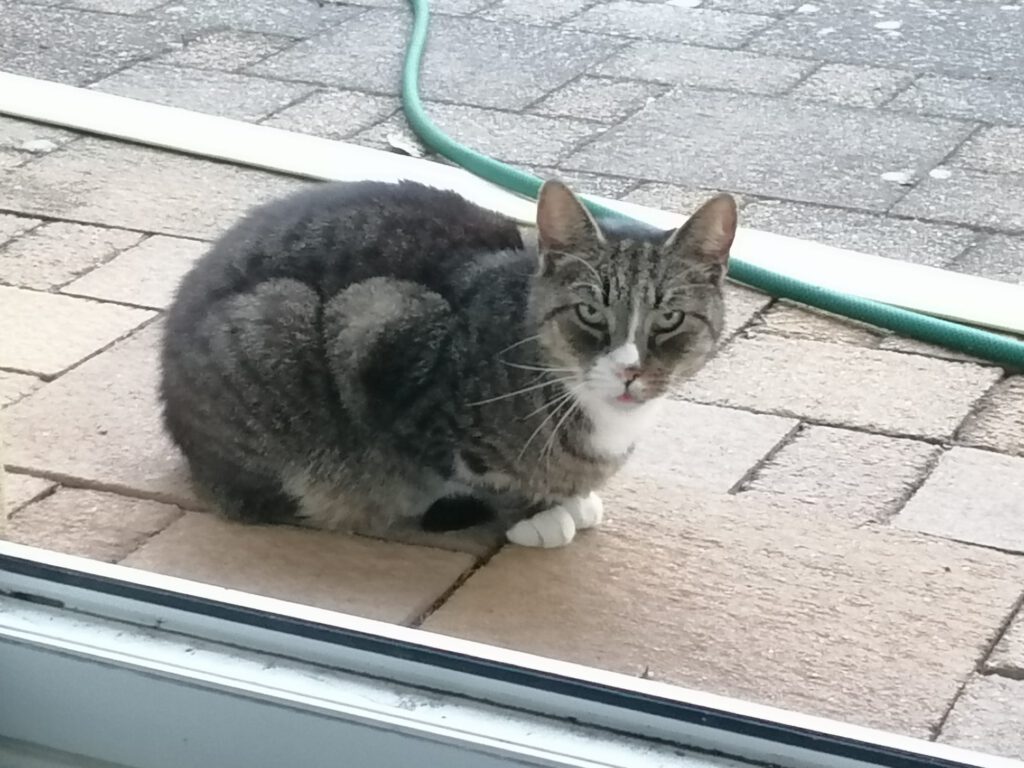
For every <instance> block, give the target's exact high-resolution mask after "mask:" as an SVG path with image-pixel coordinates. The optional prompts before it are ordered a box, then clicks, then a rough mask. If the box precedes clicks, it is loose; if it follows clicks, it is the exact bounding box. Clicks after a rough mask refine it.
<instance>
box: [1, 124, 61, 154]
mask: <svg viewBox="0 0 1024 768" xmlns="http://www.w3.org/2000/svg"><path fill="white" fill-rule="evenodd" d="M75 136H76V134H74V133H72V132H71V131H65V130H63V129H61V128H54V127H52V126H49V125H42V124H40V123H33V122H30V121H28V120H17V119H15V118H13V117H4V116H3V115H0V149H15V150H18V151H20V152H29V153H31V154H45V153H46V152H50V151H53V150H54V149H56V148H57V147H59V146H61V145H62V144H66V143H67V142H69V141H71V140H72V139H74V138H75Z"/></svg>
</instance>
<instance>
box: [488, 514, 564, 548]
mask: <svg viewBox="0 0 1024 768" xmlns="http://www.w3.org/2000/svg"><path fill="white" fill-rule="evenodd" d="M505 535H506V536H508V540H509V541H511V542H512V543H513V544H518V545H519V546H521V547H544V548H545V549H554V548H555V547H564V546H565V545H566V544H568V543H569V542H570V541H572V540H573V538H575V536H576V523H575V522H574V521H573V516H572V513H571V512H570V511H569V510H568V509H567V508H566V507H565V506H563V505H562V504H558V505H556V506H554V507H551V508H550V509H545V510H544V511H543V512H538V513H537V514H536V515H534V516H533V517H530V518H527V519H526V520H521V521H519V522H518V523H516V524H515V525H513V526H512V527H511V528H509V529H508V533H506V534H505Z"/></svg>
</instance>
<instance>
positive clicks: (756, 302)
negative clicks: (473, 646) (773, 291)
mask: <svg viewBox="0 0 1024 768" xmlns="http://www.w3.org/2000/svg"><path fill="white" fill-rule="evenodd" d="M771 301H772V297H771V296H769V295H768V294H765V293H761V292H760V291H755V290H753V289H751V288H747V287H746V286H743V285H739V284H738V283H731V282H730V283H726V284H725V325H724V327H723V329H722V343H724V342H725V341H726V340H727V339H729V338H731V337H732V336H733V335H735V334H736V333H737V332H738V331H739V330H741V329H742V328H744V327H745V326H747V325H748V324H749V323H750V321H751V320H753V319H754V317H756V316H757V314H758V313H759V312H761V311H762V310H763V309H764V308H765V307H767V306H768V305H769V304H770V303H771Z"/></svg>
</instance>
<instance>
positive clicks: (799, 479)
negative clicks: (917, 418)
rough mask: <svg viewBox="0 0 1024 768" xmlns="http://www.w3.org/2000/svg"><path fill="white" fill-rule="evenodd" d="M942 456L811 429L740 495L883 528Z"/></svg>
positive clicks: (906, 443) (922, 447) (914, 445)
mask: <svg viewBox="0 0 1024 768" xmlns="http://www.w3.org/2000/svg"><path fill="white" fill-rule="evenodd" d="M938 453H939V448H938V447H936V446H934V445H931V444H929V443H923V442H920V441H917V440H906V439H902V438H893V437H884V436H882V435H871V434H866V433H864V432H854V431H852V430H848V429H835V428H833V427H815V426H810V427H807V428H805V429H804V430H803V431H802V432H801V433H800V434H799V435H798V436H797V437H796V439H795V440H793V442H791V443H789V444H788V445H786V446H785V447H784V448H783V449H782V450H781V451H779V452H778V453H777V454H776V455H775V456H773V457H772V458H771V459H770V460H769V461H768V462H767V463H766V464H765V465H764V466H762V467H761V468H760V469H758V471H757V473H756V474H755V476H754V478H753V479H752V480H751V481H750V482H749V483H748V484H746V485H745V486H744V488H743V489H742V493H741V495H747V494H750V495H752V496H753V497H754V498H757V499H758V500H760V501H765V502H766V503H772V504H776V505H785V508H786V509H788V510H789V511H793V512H796V511H800V510H804V511H806V513H807V514H810V515H815V516H818V517H822V516H826V515H828V516H831V517H836V518H840V519H842V520H846V521H847V522H850V523H853V524H855V525H859V524H863V523H869V522H881V521H884V520H886V519H888V518H889V517H890V516H892V515H893V514H894V513H896V512H897V511H899V508H900V507H901V506H902V505H903V503H904V501H906V499H907V497H908V496H909V495H910V493H911V492H912V491H913V490H914V489H915V488H916V487H917V484H918V483H919V482H920V480H921V479H922V478H923V477H924V476H925V475H926V474H927V473H928V471H929V469H930V468H931V463H932V462H933V461H934V460H935V458H936V457H937V455H938ZM794 502H795V503H794Z"/></svg>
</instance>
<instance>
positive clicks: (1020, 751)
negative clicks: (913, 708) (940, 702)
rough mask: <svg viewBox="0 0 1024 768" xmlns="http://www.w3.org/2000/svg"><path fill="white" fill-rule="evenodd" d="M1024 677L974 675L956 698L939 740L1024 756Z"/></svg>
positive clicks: (1003, 753)
mask: <svg viewBox="0 0 1024 768" xmlns="http://www.w3.org/2000/svg"><path fill="white" fill-rule="evenodd" d="M1022 722H1024V680H1010V679H1007V678H1005V677H998V676H994V675H991V676H980V675H979V676H975V677H973V678H971V681H970V682H969V683H968V684H967V687H966V688H965V689H964V692H963V695H961V696H960V698H959V699H957V702H956V706H954V707H953V710H952V711H951V712H950V713H949V719H948V720H946V724H945V726H944V727H943V729H942V733H941V734H940V735H939V741H942V742H946V743H948V744H954V745H956V746H958V747H966V748H967V749H973V750H977V751H980V752H984V753H986V754H995V755H1003V756H1005V757H1013V758H1019V759H1021V760H1024V729H1022V728H1021V727H1020V724H1021V723H1022Z"/></svg>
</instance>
